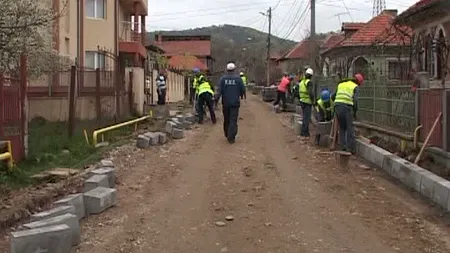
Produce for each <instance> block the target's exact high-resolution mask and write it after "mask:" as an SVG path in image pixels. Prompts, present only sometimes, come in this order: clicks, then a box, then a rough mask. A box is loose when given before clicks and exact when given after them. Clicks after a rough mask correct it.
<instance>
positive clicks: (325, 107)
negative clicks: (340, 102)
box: [315, 90, 334, 145]
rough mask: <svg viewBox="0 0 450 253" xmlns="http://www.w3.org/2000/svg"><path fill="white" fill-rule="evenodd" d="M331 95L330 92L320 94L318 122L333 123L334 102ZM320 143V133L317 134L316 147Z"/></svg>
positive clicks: (317, 110)
mask: <svg viewBox="0 0 450 253" xmlns="http://www.w3.org/2000/svg"><path fill="white" fill-rule="evenodd" d="M330 98H331V94H330V92H329V91H328V90H323V91H322V92H321V93H320V98H319V99H318V100H317V102H316V106H315V109H316V113H317V114H316V118H317V122H327V121H331V120H332V118H333V109H334V108H333V107H334V106H333V101H332V100H331V99H330ZM319 143H320V133H316V145H319Z"/></svg>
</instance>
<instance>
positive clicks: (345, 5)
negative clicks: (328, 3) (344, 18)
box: [341, 0, 353, 22]
mask: <svg viewBox="0 0 450 253" xmlns="http://www.w3.org/2000/svg"><path fill="white" fill-rule="evenodd" d="M341 1H342V3H343V4H344V7H345V9H346V10H347V12H348V15H349V16H350V19H351V20H352V22H353V17H352V14H351V13H350V11H349V9H348V7H347V4H346V3H345V1H344V0H341Z"/></svg>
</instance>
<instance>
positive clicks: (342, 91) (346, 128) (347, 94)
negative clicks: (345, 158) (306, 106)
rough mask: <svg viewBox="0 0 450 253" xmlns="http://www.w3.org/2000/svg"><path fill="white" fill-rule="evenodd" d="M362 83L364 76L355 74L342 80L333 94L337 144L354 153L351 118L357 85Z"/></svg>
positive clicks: (343, 149)
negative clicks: (337, 130)
mask: <svg viewBox="0 0 450 253" xmlns="http://www.w3.org/2000/svg"><path fill="white" fill-rule="evenodd" d="M363 83H364V77H363V75H361V74H356V75H355V76H354V78H353V79H346V80H342V81H341V82H340V83H339V84H338V86H337V88H336V93H335V94H333V96H332V99H333V101H334V103H335V106H334V110H335V112H336V117H337V120H338V125H339V135H338V136H339V146H340V149H341V151H345V152H350V153H352V154H355V152H356V148H355V130H354V126H353V119H356V112H357V110H358V106H357V101H356V100H357V95H358V87H359V86H360V85H362V84H363Z"/></svg>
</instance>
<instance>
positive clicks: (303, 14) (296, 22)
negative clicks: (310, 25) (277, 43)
mask: <svg viewBox="0 0 450 253" xmlns="http://www.w3.org/2000/svg"><path fill="white" fill-rule="evenodd" d="M308 8H309V3H308V4H307V5H306V7H305V9H304V10H303V12H300V11H301V6H300V8H299V10H298V12H297V13H298V14H299V15H297V17H295V18H294V20H293V21H294V22H293V26H291V28H290V29H289V30H288V31H287V33H286V34H285V35H284V36H283V37H282V38H283V39H285V40H287V39H288V37H289V36H290V35H291V34H292V32H293V31H294V30H295V29H296V28H297V27H298V26H299V25H300V26H301V25H303V22H304V21H303V22H302V23H300V21H301V20H302V19H305V17H306V12H307V10H308Z"/></svg>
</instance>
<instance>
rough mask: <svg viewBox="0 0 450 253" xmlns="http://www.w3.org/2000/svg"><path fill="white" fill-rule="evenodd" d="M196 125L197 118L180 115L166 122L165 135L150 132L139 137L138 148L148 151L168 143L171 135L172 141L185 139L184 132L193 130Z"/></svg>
mask: <svg viewBox="0 0 450 253" xmlns="http://www.w3.org/2000/svg"><path fill="white" fill-rule="evenodd" d="M194 123H195V116H194V115H193V114H192V113H186V114H179V115H176V116H175V117H172V118H170V119H168V120H167V121H166V126H165V129H164V131H165V133H163V132H148V133H145V134H141V135H139V136H138V137H137V140H136V146H137V147H138V148H141V149H146V148H149V147H151V146H157V145H163V144H165V143H167V141H168V136H167V135H169V136H170V137H171V138H172V139H175V140H176V139H183V138H184V131H185V130H190V129H192V125H193V124H194Z"/></svg>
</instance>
